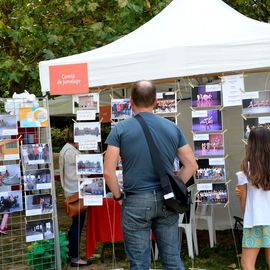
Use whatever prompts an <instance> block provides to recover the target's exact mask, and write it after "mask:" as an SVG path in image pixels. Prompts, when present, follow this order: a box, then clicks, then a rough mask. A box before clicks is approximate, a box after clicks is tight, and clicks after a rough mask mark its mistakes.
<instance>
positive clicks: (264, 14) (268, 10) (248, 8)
mask: <svg viewBox="0 0 270 270" xmlns="http://www.w3.org/2000/svg"><path fill="white" fill-rule="evenodd" d="M224 2H226V3H227V4H228V5H230V6H231V7H233V8H234V9H236V10H237V11H239V12H240V13H242V14H244V15H246V16H248V17H250V18H253V19H255V20H259V21H262V22H269V20H270V0H224Z"/></svg>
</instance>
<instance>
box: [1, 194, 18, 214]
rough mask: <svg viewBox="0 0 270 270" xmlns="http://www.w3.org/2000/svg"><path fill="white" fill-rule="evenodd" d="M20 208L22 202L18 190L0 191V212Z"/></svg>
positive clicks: (11, 211)
mask: <svg viewBox="0 0 270 270" xmlns="http://www.w3.org/2000/svg"><path fill="white" fill-rule="evenodd" d="M22 210H23V202H22V192H21V191H20V190H15V191H5V192H0V214H2V213H13V212H18V211H22Z"/></svg>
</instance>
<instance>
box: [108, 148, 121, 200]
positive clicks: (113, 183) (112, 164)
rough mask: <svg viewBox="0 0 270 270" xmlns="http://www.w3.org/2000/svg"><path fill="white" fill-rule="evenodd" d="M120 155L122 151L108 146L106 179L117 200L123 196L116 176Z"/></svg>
mask: <svg viewBox="0 0 270 270" xmlns="http://www.w3.org/2000/svg"><path fill="white" fill-rule="evenodd" d="M119 153H120V149H119V148H118V147H115V146H113V145H108V148H107V151H106V154H105V157H104V178H105V181H106V183H107V185H108V187H109V189H110V190H111V192H112V194H113V196H114V197H115V198H119V197H120V196H121V191H120V188H119V185H118V181H117V177H116V174H115V170H116V166H117V162H118V160H119Z"/></svg>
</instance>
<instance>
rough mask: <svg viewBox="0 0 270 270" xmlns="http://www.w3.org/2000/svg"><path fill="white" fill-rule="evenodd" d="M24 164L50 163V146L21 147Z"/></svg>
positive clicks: (27, 145) (28, 145) (32, 145)
mask: <svg viewBox="0 0 270 270" xmlns="http://www.w3.org/2000/svg"><path fill="white" fill-rule="evenodd" d="M21 156H22V162H23V164H27V165H32V164H45V163H49V162H50V156H49V145H48V144H42V143H39V144H24V145H22V146H21Z"/></svg>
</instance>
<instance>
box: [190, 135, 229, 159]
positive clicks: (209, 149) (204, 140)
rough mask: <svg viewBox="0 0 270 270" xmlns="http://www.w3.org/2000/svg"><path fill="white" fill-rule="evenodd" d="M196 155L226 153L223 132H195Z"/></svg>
mask: <svg viewBox="0 0 270 270" xmlns="http://www.w3.org/2000/svg"><path fill="white" fill-rule="evenodd" d="M193 142H194V154H195V156H198V157H199V156H220V155H224V136H223V134H222V133H211V134H194V135H193Z"/></svg>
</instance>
